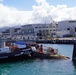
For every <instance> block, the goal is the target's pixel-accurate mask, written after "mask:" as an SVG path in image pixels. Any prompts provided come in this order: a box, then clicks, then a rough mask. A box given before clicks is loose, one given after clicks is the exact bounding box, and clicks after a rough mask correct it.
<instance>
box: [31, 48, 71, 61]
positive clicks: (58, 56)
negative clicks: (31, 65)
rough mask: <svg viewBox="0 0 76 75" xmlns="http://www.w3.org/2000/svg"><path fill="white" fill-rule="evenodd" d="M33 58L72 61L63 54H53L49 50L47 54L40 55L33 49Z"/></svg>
mask: <svg viewBox="0 0 76 75" xmlns="http://www.w3.org/2000/svg"><path fill="white" fill-rule="evenodd" d="M32 50H33V51H32V54H31V56H32V58H40V59H64V60H67V59H70V58H69V57H67V56H64V55H61V54H58V53H56V54H53V53H51V52H48V50H47V51H46V52H43V53H40V52H39V51H37V50H36V49H35V48H34V47H33V48H32Z"/></svg>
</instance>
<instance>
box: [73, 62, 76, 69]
mask: <svg viewBox="0 0 76 75" xmlns="http://www.w3.org/2000/svg"><path fill="white" fill-rule="evenodd" d="M73 66H74V68H75V69H76V61H73Z"/></svg>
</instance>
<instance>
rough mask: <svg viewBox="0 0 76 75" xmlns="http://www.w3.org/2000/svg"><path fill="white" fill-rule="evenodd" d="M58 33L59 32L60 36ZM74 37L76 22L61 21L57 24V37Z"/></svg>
mask: <svg viewBox="0 0 76 75" xmlns="http://www.w3.org/2000/svg"><path fill="white" fill-rule="evenodd" d="M58 32H61V33H60V34H59V33H58ZM61 34H62V35H65V34H69V35H72V36H74V35H76V21H75V20H70V21H68V20H67V21H61V22H58V28H57V35H61Z"/></svg>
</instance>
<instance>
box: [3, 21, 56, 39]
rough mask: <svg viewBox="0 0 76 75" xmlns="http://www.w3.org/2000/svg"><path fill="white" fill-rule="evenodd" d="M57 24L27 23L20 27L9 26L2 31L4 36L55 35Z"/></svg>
mask: <svg viewBox="0 0 76 75" xmlns="http://www.w3.org/2000/svg"><path fill="white" fill-rule="evenodd" d="M56 30H57V24H56V23H55V22H54V23H51V24H28V25H23V26H21V27H20V28H13V27H12V28H10V29H7V30H5V31H4V32H2V35H3V37H4V38H12V39H35V38H36V39H37V38H48V37H54V36H56Z"/></svg>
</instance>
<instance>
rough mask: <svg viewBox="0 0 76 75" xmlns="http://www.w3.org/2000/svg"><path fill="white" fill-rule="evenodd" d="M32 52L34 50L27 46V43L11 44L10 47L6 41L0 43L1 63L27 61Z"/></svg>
mask: <svg viewBox="0 0 76 75" xmlns="http://www.w3.org/2000/svg"><path fill="white" fill-rule="evenodd" d="M31 52H32V49H31V48H30V47H29V46H26V42H21V41H20V42H15V43H10V45H9V46H6V45H5V42H4V41H1V42H0V62H1V61H2V62H3V61H4V62H6V61H13V60H16V61H17V60H22V59H26V58H28V57H29V56H30V55H31Z"/></svg>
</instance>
